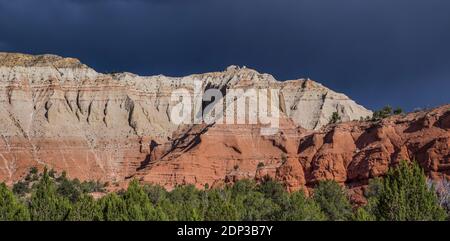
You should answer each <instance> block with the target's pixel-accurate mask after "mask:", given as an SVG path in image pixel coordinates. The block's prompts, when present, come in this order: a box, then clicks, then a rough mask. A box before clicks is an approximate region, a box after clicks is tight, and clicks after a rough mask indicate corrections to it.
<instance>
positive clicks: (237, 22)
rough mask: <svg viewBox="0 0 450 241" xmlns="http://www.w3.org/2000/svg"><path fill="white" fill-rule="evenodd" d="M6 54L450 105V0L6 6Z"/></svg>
mask: <svg viewBox="0 0 450 241" xmlns="http://www.w3.org/2000/svg"><path fill="white" fill-rule="evenodd" d="M0 51H13V52H25V53H33V54H38V53H53V54H58V55H63V56H70V57H76V58H79V59H81V61H82V62H84V63H86V64H88V65H90V66H92V67H94V68H95V69H97V70H99V71H103V72H105V71H129V72H134V73H137V74H141V75H153V74H160V73H161V74H166V75H170V76H181V75H187V74H191V73H200V72H206V71H214V70H222V69H224V68H225V67H226V66H228V65H231V64H238V65H246V66H248V67H251V68H255V69H257V70H259V71H261V72H267V73H271V74H273V75H274V76H275V77H276V78H277V79H280V80H283V79H294V78H299V77H310V78H311V79H314V80H317V81H319V82H321V83H323V84H324V85H326V86H328V87H330V88H332V89H334V90H337V91H340V92H343V93H345V94H347V95H349V96H350V97H351V98H353V99H355V100H356V101H357V102H359V103H360V104H362V105H364V106H366V107H368V108H371V109H378V108H380V107H382V106H384V105H387V104H390V105H393V106H400V107H403V108H405V109H406V110H412V109H414V108H416V107H432V106H436V105H440V104H445V103H450V1H448V0H339V1H337V0H147V1H146V0H39V1H35V0H14V1H12V0H0Z"/></svg>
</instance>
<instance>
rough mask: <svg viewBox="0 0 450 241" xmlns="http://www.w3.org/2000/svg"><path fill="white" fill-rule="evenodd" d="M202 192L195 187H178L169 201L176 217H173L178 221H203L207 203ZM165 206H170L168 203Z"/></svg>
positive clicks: (171, 194)
mask: <svg viewBox="0 0 450 241" xmlns="http://www.w3.org/2000/svg"><path fill="white" fill-rule="evenodd" d="M201 194H202V193H201V192H200V191H199V190H198V189H196V188H195V186H194V185H186V186H178V187H176V188H175V189H174V190H172V192H170V193H169V199H170V202H171V205H170V206H171V207H172V208H173V210H172V213H176V216H175V217H174V216H171V218H172V219H174V218H175V219H176V220H177V221H201V220H202V219H203V213H204V211H205V205H204V204H203V203H204V202H205V201H202V200H204V199H203V198H202V199H200V197H201ZM165 205H169V204H168V203H167V202H166V203H165Z"/></svg>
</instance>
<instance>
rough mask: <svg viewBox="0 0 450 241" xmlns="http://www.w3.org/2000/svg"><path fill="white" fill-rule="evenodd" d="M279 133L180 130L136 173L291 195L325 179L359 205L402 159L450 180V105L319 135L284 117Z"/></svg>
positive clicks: (147, 178) (233, 128)
mask: <svg viewBox="0 0 450 241" xmlns="http://www.w3.org/2000/svg"><path fill="white" fill-rule="evenodd" d="M281 123H282V124H281V126H282V128H281V129H280V132H279V133H277V134H276V135H273V136H270V137H264V136H260V135H258V133H259V132H258V131H259V129H258V126H237V125H210V126H201V125H198V126H194V127H189V128H184V129H183V128H181V129H180V131H179V132H177V133H175V134H174V138H173V141H171V142H168V143H167V144H165V145H159V146H155V147H154V148H153V150H152V154H151V155H149V157H148V160H147V162H146V163H144V164H143V166H142V167H141V168H140V171H139V172H138V173H137V174H136V175H135V176H134V177H135V178H139V179H140V180H141V181H143V182H148V183H158V184H161V185H163V186H165V187H168V188H172V187H174V186H175V185H178V184H186V183H189V184H195V185H196V186H197V187H199V188H202V187H204V186H205V185H206V184H208V186H217V185H223V184H224V183H227V182H233V181H236V180H239V179H242V178H250V179H256V180H261V179H262V178H264V177H265V176H266V175H268V176H270V177H272V178H274V179H275V180H278V181H281V182H283V183H284V184H285V185H286V187H287V188H288V190H290V191H295V190H300V189H302V190H305V191H307V192H308V191H309V190H310V189H311V188H313V187H314V185H315V184H316V183H317V182H318V181H320V180H335V181H337V182H339V183H341V184H342V185H346V186H347V187H349V188H350V191H351V193H352V198H353V201H354V202H356V203H358V202H364V200H363V199H361V197H362V195H361V194H362V192H363V189H364V188H365V186H366V185H367V184H368V181H369V179H370V178H374V177H379V176H382V175H384V174H385V173H386V172H387V170H388V168H389V167H391V166H393V165H396V164H397V163H398V162H399V161H400V160H409V161H417V162H419V163H420V165H421V166H422V167H423V168H424V170H425V171H426V173H427V174H428V176H429V177H431V178H433V179H441V178H450V148H449V147H450V105H445V106H442V107H439V108H436V109H433V110H429V111H421V112H416V113H410V114H407V115H397V116H392V117H389V118H387V119H384V120H382V121H373V122H372V121H352V122H345V123H341V124H336V125H328V126H325V127H323V128H321V129H320V130H317V131H314V130H306V129H303V128H299V127H297V126H296V125H295V123H293V122H292V121H290V119H285V120H284V121H282V122H281Z"/></svg>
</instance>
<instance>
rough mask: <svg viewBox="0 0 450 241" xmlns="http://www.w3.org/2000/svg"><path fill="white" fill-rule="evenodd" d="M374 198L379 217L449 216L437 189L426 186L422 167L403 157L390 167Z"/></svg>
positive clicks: (399, 219) (376, 213) (415, 218)
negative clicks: (439, 199)
mask: <svg viewBox="0 0 450 241" xmlns="http://www.w3.org/2000/svg"><path fill="white" fill-rule="evenodd" d="M372 198H373V199H374V200H375V201H374V202H375V205H374V206H375V207H374V210H373V212H374V215H375V216H376V217H377V219H378V220H393V221H415V220H421V221H424V220H444V219H445V216H446V214H445V211H444V210H443V209H442V207H440V206H439V204H438V200H437V196H436V193H435V192H434V191H433V190H431V189H430V188H429V187H428V186H427V183H426V176H425V174H424V172H423V170H422V169H421V168H420V166H419V165H418V164H417V163H415V162H414V163H412V164H408V163H407V162H406V161H402V162H401V163H400V164H399V165H398V166H397V167H396V168H393V169H391V170H389V172H388V174H387V175H386V177H385V178H384V179H383V186H382V190H380V192H379V194H377V195H375V196H374V197H372Z"/></svg>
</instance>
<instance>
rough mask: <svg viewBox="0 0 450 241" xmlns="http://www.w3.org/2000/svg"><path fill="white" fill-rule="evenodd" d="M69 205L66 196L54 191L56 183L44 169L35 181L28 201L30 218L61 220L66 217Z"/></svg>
mask: <svg viewBox="0 0 450 241" xmlns="http://www.w3.org/2000/svg"><path fill="white" fill-rule="evenodd" d="M70 209H71V205H70V201H69V200H68V199H67V198H64V197H62V196H61V195H59V194H58V193H57V191H56V185H55V183H54V182H53V180H51V179H50V177H49V175H48V172H47V169H44V173H43V175H42V178H41V180H40V181H39V182H38V183H37V185H36V188H35V190H34V191H33V193H32V195H31V199H30V203H29V211H30V216H31V219H32V220H35V221H63V220H66V219H67V216H68V214H69V212H70Z"/></svg>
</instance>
